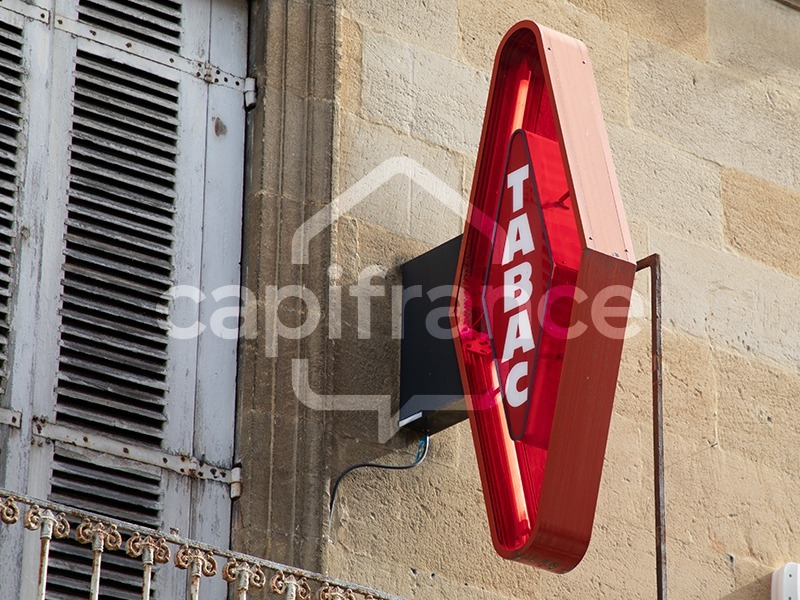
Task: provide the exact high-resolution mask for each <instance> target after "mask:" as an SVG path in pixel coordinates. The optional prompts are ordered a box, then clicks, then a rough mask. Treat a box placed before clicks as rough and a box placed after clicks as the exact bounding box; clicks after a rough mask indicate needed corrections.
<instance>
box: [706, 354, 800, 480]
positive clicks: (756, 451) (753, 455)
mask: <svg viewBox="0 0 800 600" xmlns="http://www.w3.org/2000/svg"><path fill="white" fill-rule="evenodd" d="M714 363H715V369H714V372H715V377H716V380H717V387H718V390H719V435H720V442H721V444H722V446H723V448H725V449H726V450H728V451H730V452H735V453H740V454H743V455H744V456H746V457H747V458H748V459H750V460H751V461H753V462H756V463H759V464H765V465H769V466H771V467H774V468H776V469H778V470H781V471H786V472H795V470H796V465H797V464H798V462H800V447H799V446H798V444H796V443H792V442H789V440H797V439H798V437H800V422H798V419H797V407H796V404H797V398H798V397H800V373H798V371H797V369H796V368H795V369H786V368H780V367H778V366H777V365H774V364H769V363H766V362H763V361H760V360H757V359H754V358H747V357H743V356H741V355H738V354H734V353H731V352H724V351H718V352H715V353H714Z"/></svg>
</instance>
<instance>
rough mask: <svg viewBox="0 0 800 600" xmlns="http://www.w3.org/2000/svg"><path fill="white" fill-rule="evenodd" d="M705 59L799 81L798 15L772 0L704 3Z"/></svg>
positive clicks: (752, 73)
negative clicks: (708, 49) (707, 44)
mask: <svg viewBox="0 0 800 600" xmlns="http://www.w3.org/2000/svg"><path fill="white" fill-rule="evenodd" d="M707 4H708V35H709V42H710V53H709V54H710V55H709V58H710V59H711V60H712V61H714V62H716V63H718V64H721V65H725V66H730V67H732V68H735V69H741V70H742V71H743V72H746V73H748V75H752V76H755V77H757V78H760V77H764V76H766V75H770V76H775V77H779V78H785V79H794V80H795V81H798V82H800V71H799V69H800V36H798V35H797V31H798V30H800V13H798V12H797V11H794V10H792V9H791V8H789V7H788V6H786V5H784V4H781V3H780V2H775V1H774V0H772V1H771V0H708V2H707Z"/></svg>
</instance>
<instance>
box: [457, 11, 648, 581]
mask: <svg viewBox="0 0 800 600" xmlns="http://www.w3.org/2000/svg"><path fill="white" fill-rule="evenodd" d="M634 272H635V259H634V256H633V252H632V248H631V241H630V234H629V233H628V229H627V223H626V221H625V215H624V212H623V210H622V204H621V202H620V199H619V190H618V186H617V182H616V178H615V175H614V169H613V164H612V162H611V156H610V150H609V147H608V140H607V137H606V133H605V127H604V124H603V120H602V115H601V113H600V105H599V100H598V97H597V90H596V87H595V84H594V79H593V76H592V72H591V65H590V62H589V57H588V53H587V51H586V47H585V46H584V45H583V44H582V43H581V42H579V41H577V40H575V39H573V38H570V37H568V36H565V35H562V34H559V33H556V32H554V31H551V30H548V29H546V28H544V27H539V26H538V25H536V24H535V23H532V22H529V21H527V22H522V23H519V24H518V25H516V26H514V27H513V28H512V29H511V30H510V31H509V32H508V34H507V35H506V37H505V38H504V40H503V42H502V44H501V46H500V49H499V51H498V54H497V59H496V61H495V70H494V74H493V78H492V84H491V87H490V92H489V100H488V104H487V109H486V117H485V119H484V127H483V135H482V138H481V146H480V149H479V154H478V162H477V166H476V170H475V179H474V182H473V188H472V195H471V199H470V209H469V214H468V217H467V224H466V228H465V232H464V238H463V242H462V247H461V254H460V258H459V266H458V269H457V274H456V282H455V285H456V288H455V289H456V290H457V293H456V294H455V297H454V300H453V305H452V309H453V310H452V321H453V326H454V330H455V331H456V351H457V356H458V360H459V367H460V369H461V373H462V383H463V386H464V392H465V394H466V397H467V406H468V409H469V418H470V423H471V427H472V433H473V440H474V442H475V449H476V452H477V456H478V463H479V466H480V472H481V479H482V484H483V490H484V497H485V499H486V507H487V512H488V515H489V523H490V527H491V531H492V538H493V541H494V545H495V548H496V549H497V551H498V552H499V553H500V554H501V555H502V556H504V557H505V558H509V559H513V560H518V561H521V562H525V563H527V564H531V565H534V566H537V567H541V568H544V569H548V570H551V571H555V572H565V571H568V570H570V569H571V568H573V567H574V566H575V565H577V564H578V562H579V561H580V560H581V558H582V557H583V555H584V554H585V552H586V549H587V548H588V544H589V539H590V536H591V530H592V524H593V520H594V511H595V506H596V502H597V493H598V489H599V484H600V476H601V471H602V465H603V456H604V454H605V446H606V439H607V436H608V426H609V423H610V418H611V411H612V405H613V399H614V391H615V388H616V380H617V374H618V370H619V361H620V355H621V352H622V343H623V337H624V327H625V321H626V316H627V308H628V304H629V301H630V294H631V286H632V284H633V276H634Z"/></svg>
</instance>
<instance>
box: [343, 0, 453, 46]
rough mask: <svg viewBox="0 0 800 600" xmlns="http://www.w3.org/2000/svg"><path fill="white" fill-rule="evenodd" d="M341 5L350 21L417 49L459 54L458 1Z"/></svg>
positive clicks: (354, 0) (360, 0)
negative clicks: (407, 43) (382, 32)
mask: <svg viewBox="0 0 800 600" xmlns="http://www.w3.org/2000/svg"><path fill="white" fill-rule="evenodd" d="M342 5H343V7H344V10H345V14H346V15H347V16H348V17H350V18H352V19H355V20H357V21H360V22H362V23H365V24H368V25H370V26H371V27H373V28H374V29H378V30H381V31H386V32H388V33H390V34H391V35H393V36H396V37H399V38H401V39H404V40H406V41H408V42H410V43H412V44H414V45H415V46H420V47H423V48H427V49H429V50H433V51H435V52H438V53H439V54H444V55H446V56H456V54H457V53H458V41H459V39H458V3H457V1H456V0H413V1H410V2H409V1H404V0H388V1H387V0H345V1H344V2H342Z"/></svg>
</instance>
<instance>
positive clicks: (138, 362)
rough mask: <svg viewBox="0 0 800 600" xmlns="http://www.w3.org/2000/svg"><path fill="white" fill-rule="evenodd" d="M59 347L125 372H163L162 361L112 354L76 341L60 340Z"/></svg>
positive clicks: (163, 365) (119, 353)
mask: <svg viewBox="0 0 800 600" xmlns="http://www.w3.org/2000/svg"><path fill="white" fill-rule="evenodd" d="M87 341H88V340H87ZM61 345H62V347H63V348H67V349H69V350H72V351H73V352H79V353H81V354H84V355H86V356H91V357H95V358H101V359H103V360H105V361H108V362H113V363H116V364H118V365H120V366H121V367H124V368H125V369H126V370H128V369H137V370H147V369H161V371H162V373H163V372H164V370H165V363H164V361H163V360H162V361H153V360H148V359H147V357H146V355H145V356H142V355H140V357H135V356H131V355H130V354H128V353H124V354H123V353H121V352H119V351H117V352H114V351H113V350H108V349H106V348H104V347H103V346H99V345H97V344H89V343H86V342H81V341H78V340H64V339H62V340H61Z"/></svg>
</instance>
